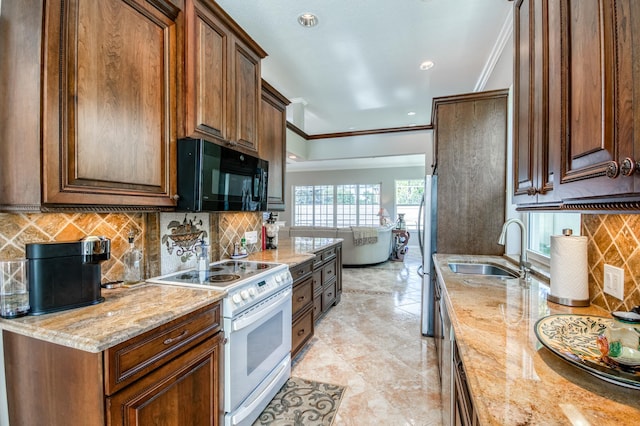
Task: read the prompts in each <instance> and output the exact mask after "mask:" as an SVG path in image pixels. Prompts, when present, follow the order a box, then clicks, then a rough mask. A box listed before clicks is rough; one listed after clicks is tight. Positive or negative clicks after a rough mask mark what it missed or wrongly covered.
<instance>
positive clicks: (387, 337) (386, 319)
mask: <svg viewBox="0 0 640 426" xmlns="http://www.w3.org/2000/svg"><path fill="white" fill-rule="evenodd" d="M419 265H420V258H419V257H418V255H417V254H416V253H412V252H411V251H410V252H409V254H408V256H407V257H405V261H404V263H402V262H385V263H384V264H381V265H376V266H373V267H367V268H344V270H343V284H342V285H343V293H342V300H341V302H340V303H339V304H338V305H337V306H335V307H334V308H333V309H331V310H330V311H329V312H328V313H327V315H326V316H325V317H324V318H322V319H321V320H320V322H319V323H318V324H317V325H316V328H315V335H314V337H313V338H312V339H311V341H310V343H309V344H307V346H306V347H305V349H304V350H303V351H302V352H301V353H300V354H299V355H298V356H297V357H296V359H295V360H294V362H293V369H292V375H294V376H297V377H302V378H305V379H312V380H317V381H321V382H328V383H334V384H340V385H344V386H347V391H346V392H345V396H344V398H343V400H342V403H341V404H340V408H339V410H338V414H337V416H336V420H335V421H334V426H342V425H346V426H350V425H353V426H368V425H393V426H400V425H420V426H427V425H429V426H431V425H440V424H441V412H440V391H439V381H438V370H437V365H436V362H437V361H436V352H435V347H434V344H433V339H431V338H427V337H423V336H422V334H421V332H420V298H421V277H420V276H419V275H418V273H417V269H418V266H419Z"/></svg>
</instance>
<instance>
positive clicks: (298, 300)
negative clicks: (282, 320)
mask: <svg viewBox="0 0 640 426" xmlns="http://www.w3.org/2000/svg"><path fill="white" fill-rule="evenodd" d="M312 299H313V278H312V277H309V278H307V279H306V280H304V281H303V282H301V283H300V284H296V286H295V287H294V288H293V297H292V299H291V313H292V316H293V318H295V317H296V315H297V314H298V313H299V312H300V311H302V310H303V309H304V308H305V307H306V306H309V304H310V303H311V302H312Z"/></svg>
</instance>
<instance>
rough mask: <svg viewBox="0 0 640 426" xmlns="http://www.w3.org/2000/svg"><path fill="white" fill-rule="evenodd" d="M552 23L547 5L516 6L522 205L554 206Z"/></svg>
mask: <svg viewBox="0 0 640 426" xmlns="http://www.w3.org/2000/svg"><path fill="white" fill-rule="evenodd" d="M548 20H549V15H548V9H547V2H546V1H543V0H520V1H518V2H517V3H516V4H515V6H514V27H515V31H514V34H515V37H514V41H515V55H514V61H515V73H514V79H515V83H514V87H515V111H514V116H515V120H514V133H513V134H514V137H513V139H514V153H515V154H514V201H515V202H516V203H518V204H530V203H538V202H543V201H545V202H546V201H552V200H553V198H552V196H551V191H552V190H553V167H552V165H553V163H552V162H553V160H554V157H553V156H552V155H551V153H550V141H549V125H550V123H549V119H550V110H549V108H550V105H549V78H548V71H547V70H548V59H549V58H548V52H549V32H548Z"/></svg>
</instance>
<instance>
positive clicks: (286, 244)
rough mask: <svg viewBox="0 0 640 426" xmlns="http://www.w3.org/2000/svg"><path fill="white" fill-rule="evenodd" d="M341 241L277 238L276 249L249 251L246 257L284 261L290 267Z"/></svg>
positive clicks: (310, 238) (337, 239) (334, 239)
mask: <svg viewBox="0 0 640 426" xmlns="http://www.w3.org/2000/svg"><path fill="white" fill-rule="evenodd" d="M341 242H342V238H312V237H292V238H279V240H278V248H277V249H274V250H264V251H260V252H257V253H251V254H250V255H249V257H248V258H247V259H249V260H257V261H261V262H277V263H286V264H287V265H289V266H290V267H291V266H295V265H299V264H300V263H304V262H306V261H307V260H309V259H313V258H314V257H315V254H314V253H316V252H318V251H320V250H324V249H326V248H329V247H331V246H333V245H337V244H339V243H341Z"/></svg>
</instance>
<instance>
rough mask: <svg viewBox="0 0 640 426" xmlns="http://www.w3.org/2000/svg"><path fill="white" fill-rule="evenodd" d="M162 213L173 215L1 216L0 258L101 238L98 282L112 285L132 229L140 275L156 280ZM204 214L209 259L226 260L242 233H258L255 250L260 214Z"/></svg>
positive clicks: (251, 247)
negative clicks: (39, 245)
mask: <svg viewBox="0 0 640 426" xmlns="http://www.w3.org/2000/svg"><path fill="white" fill-rule="evenodd" d="M165 214H175V213H0V259H18V258H24V256H25V244H27V243H33V242H48V241H74V240H79V239H81V238H83V237H85V236H88V235H103V236H105V237H107V238H109V239H110V240H111V259H109V260H108V261H105V262H103V263H102V281H103V282H107V281H116V280H120V279H121V278H122V273H123V269H124V267H123V264H122V260H121V259H122V255H123V254H124V252H125V251H126V249H127V248H128V246H129V243H128V234H129V231H130V230H133V231H134V233H135V240H134V243H135V245H136V246H137V247H138V248H139V249H141V250H142V251H143V254H144V259H145V260H144V261H145V271H144V276H145V277H151V276H157V275H160V273H161V247H162V235H166V234H167V232H168V231H170V230H167V229H162V226H161V222H162V223H164V222H163V221H161V215H165ZM182 215H184V213H183V214H182ZM207 215H208V219H209V223H208V227H209V232H208V236H209V244H210V254H209V255H210V258H211V259H210V260H211V261H216V260H220V259H222V258H226V257H229V255H230V254H231V253H233V245H234V243H236V242H239V241H240V238H242V236H244V233H245V232H246V231H258V242H257V243H256V244H248V245H247V249H248V251H249V252H250V253H253V252H257V251H260V249H261V247H262V241H261V232H260V230H261V228H262V213H260V212H238V213H236V212H233V213H226V212H225V213H208V214H207ZM165 227H166V226H165Z"/></svg>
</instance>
